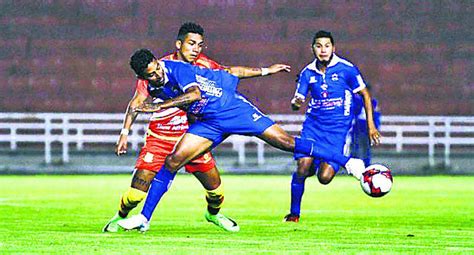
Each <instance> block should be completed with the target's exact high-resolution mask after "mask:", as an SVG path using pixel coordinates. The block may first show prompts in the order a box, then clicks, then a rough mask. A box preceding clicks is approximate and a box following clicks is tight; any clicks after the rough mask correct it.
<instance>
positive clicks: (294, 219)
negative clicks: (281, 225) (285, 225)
mask: <svg viewBox="0 0 474 255" xmlns="http://www.w3.org/2000/svg"><path fill="white" fill-rule="evenodd" d="M299 221H300V216H299V215H295V214H291V213H289V214H287V215H286V216H285V217H284V218H283V222H294V223H298V222H299Z"/></svg>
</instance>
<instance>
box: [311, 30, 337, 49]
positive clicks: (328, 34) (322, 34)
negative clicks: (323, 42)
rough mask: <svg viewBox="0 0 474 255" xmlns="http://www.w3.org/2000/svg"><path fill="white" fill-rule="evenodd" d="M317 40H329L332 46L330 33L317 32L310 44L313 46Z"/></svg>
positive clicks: (332, 41) (332, 39) (332, 40)
mask: <svg viewBox="0 0 474 255" xmlns="http://www.w3.org/2000/svg"><path fill="white" fill-rule="evenodd" d="M318 38H329V40H331V44H332V45H334V38H333V37H332V34H331V32H328V31H324V30H319V31H318V32H317V33H316V34H314V37H313V43H312V45H313V46H314V44H316V39H318Z"/></svg>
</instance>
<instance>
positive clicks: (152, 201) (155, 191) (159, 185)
mask: <svg viewBox="0 0 474 255" xmlns="http://www.w3.org/2000/svg"><path fill="white" fill-rule="evenodd" d="M175 176H176V172H175V173H171V172H170V171H169V170H168V169H166V167H165V166H164V165H163V167H161V169H160V171H159V172H158V173H157V174H156V176H155V178H154V179H153V181H152V182H151V186H150V189H149V190H148V196H147V197H146V200H145V205H143V209H142V214H143V216H145V218H147V220H148V221H149V220H150V219H151V216H152V214H153V211H154V210H155V208H156V205H158V202H160V199H161V197H163V195H164V194H165V193H166V191H168V189H169V187H170V186H171V183H172V182H173V179H174V177H175Z"/></svg>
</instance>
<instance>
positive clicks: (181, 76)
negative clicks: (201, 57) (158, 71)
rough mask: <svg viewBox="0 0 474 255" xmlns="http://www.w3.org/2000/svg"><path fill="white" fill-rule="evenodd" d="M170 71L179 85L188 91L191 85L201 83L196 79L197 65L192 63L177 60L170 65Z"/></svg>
mask: <svg viewBox="0 0 474 255" xmlns="http://www.w3.org/2000/svg"><path fill="white" fill-rule="evenodd" d="M170 67H171V68H170V71H171V72H170V73H171V75H172V76H173V78H174V79H175V80H176V82H177V83H178V86H179V87H180V88H181V89H182V90H183V91H186V90H187V89H188V88H189V87H192V86H196V85H199V83H198V82H197V80H196V71H195V70H194V69H193V68H195V67H193V66H191V65H190V64H186V63H181V62H175V63H172V65H171V66H170Z"/></svg>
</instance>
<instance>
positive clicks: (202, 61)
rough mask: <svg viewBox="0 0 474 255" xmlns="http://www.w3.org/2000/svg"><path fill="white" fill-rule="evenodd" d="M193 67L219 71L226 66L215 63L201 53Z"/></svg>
mask: <svg viewBox="0 0 474 255" xmlns="http://www.w3.org/2000/svg"><path fill="white" fill-rule="evenodd" d="M194 65H197V66H202V67H206V68H210V69H220V70H223V69H225V68H227V67H226V66H224V65H221V64H219V63H217V62H216V61H214V60H212V59H210V58H209V57H208V56H206V55H204V54H202V53H201V54H199V57H198V58H197V59H196V60H195V61H194Z"/></svg>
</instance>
